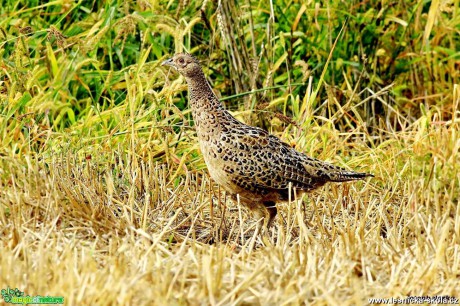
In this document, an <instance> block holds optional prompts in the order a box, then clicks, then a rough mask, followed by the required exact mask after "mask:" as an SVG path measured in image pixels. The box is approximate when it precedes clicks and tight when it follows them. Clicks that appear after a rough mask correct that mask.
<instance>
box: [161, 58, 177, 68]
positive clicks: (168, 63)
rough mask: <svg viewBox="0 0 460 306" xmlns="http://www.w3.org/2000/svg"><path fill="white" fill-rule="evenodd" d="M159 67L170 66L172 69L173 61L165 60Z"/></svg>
mask: <svg viewBox="0 0 460 306" xmlns="http://www.w3.org/2000/svg"><path fill="white" fill-rule="evenodd" d="M161 66H171V67H174V62H173V59H172V58H170V59H167V60H165V61H164V62H163V63H161Z"/></svg>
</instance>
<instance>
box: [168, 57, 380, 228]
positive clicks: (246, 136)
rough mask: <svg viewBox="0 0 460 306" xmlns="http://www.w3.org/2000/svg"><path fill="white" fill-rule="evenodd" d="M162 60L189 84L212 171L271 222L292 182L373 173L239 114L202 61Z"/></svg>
mask: <svg viewBox="0 0 460 306" xmlns="http://www.w3.org/2000/svg"><path fill="white" fill-rule="evenodd" d="M162 65H168V66H171V67H174V68H175V69H176V70H177V71H178V72H179V73H181V74H182V75H183V76H184V77H185V80H186V81H187V84H188V89H189V102H190V106H191V108H192V115H193V119H194V121H195V127H196V131H197V134H198V139H199V143H200V149H201V152H202V153H203V156H204V160H205V162H206V165H207V167H208V170H209V174H210V175H211V177H212V178H213V179H214V180H215V181H216V182H217V183H218V184H220V185H221V186H223V187H224V188H225V190H227V191H228V192H230V193H231V194H233V195H236V194H239V196H240V201H241V203H243V204H244V205H246V206H247V207H248V208H250V209H251V210H252V211H253V212H254V213H255V215H256V217H257V218H258V219H261V218H264V226H265V227H267V226H269V225H270V224H271V222H272V221H273V218H274V217H275V216H276V213H277V209H276V203H277V202H279V201H285V200H288V192H289V185H290V184H291V186H292V187H293V188H295V189H296V190H297V191H301V192H306V191H310V190H313V189H315V188H318V187H320V186H322V185H324V184H325V183H327V182H345V181H352V180H359V179H363V178H365V177H367V176H372V175H371V174H367V173H358V172H353V171H347V170H345V169H343V168H340V167H337V166H334V165H332V164H329V163H325V162H323V161H320V160H317V159H314V158H311V157H308V156H307V155H305V154H303V153H300V152H298V151H296V150H294V149H293V148H291V147H290V146H289V145H287V144H286V143H284V142H282V141H281V140H280V139H279V138H277V137H276V136H273V135H270V134H268V133H267V132H266V131H264V130H262V129H259V128H257V127H252V126H248V125H246V124H243V123H241V122H239V121H238V120H236V119H235V118H234V117H233V116H232V115H231V114H230V113H229V112H228V111H226V110H225V109H224V108H223V106H222V104H221V103H220V102H219V99H218V98H217V96H216V95H215V94H214V93H213V91H212V89H211V86H210V85H209V83H208V81H207V80H206V78H205V76H204V73H203V71H202V69H201V66H200V63H199V62H198V60H197V59H195V58H194V57H193V56H191V55H190V54H186V53H179V54H176V55H174V57H172V58H171V59H169V60H166V61H164V62H163V63H162Z"/></svg>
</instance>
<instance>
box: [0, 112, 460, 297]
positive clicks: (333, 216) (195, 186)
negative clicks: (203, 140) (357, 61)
mask: <svg viewBox="0 0 460 306" xmlns="http://www.w3.org/2000/svg"><path fill="white" fill-rule="evenodd" d="M435 119H436V114H431V116H426V117H424V118H421V119H420V120H419V121H417V122H415V123H414V124H412V125H411V126H409V127H408V128H407V129H406V130H404V131H400V132H394V133H391V134H390V133H386V134H385V135H386V137H385V139H384V138H382V139H380V141H379V143H380V144H379V145H378V146H376V147H375V148H374V149H368V148H365V144H364V142H365V140H366V139H365V138H363V137H357V136H359V135H360V134H362V133H359V131H353V132H349V133H339V132H338V131H328V132H327V133H328V135H327V139H326V138H324V137H323V139H325V140H324V143H322V144H321V145H319V144H316V146H317V147H324V152H330V151H334V150H339V151H342V152H343V151H351V152H352V153H353V154H354V155H356V157H352V158H350V160H349V161H348V162H347V164H349V165H350V166H351V167H352V168H356V167H358V166H357V165H358V164H366V165H368V169H369V171H371V172H373V173H374V174H375V175H376V178H375V179H371V180H369V181H368V182H358V183H354V184H344V185H341V186H340V185H339V186H338V185H329V186H326V187H325V188H323V189H321V190H320V191H318V192H317V193H315V194H312V195H309V196H308V197H307V198H305V199H303V202H302V201H298V200H297V201H292V203H286V204H284V205H280V210H281V216H280V217H278V221H277V225H276V226H275V227H274V228H273V229H272V232H271V237H270V238H269V239H265V240H263V239H261V237H260V236H259V235H256V234H254V226H255V224H254V221H253V220H252V219H251V218H250V216H248V215H247V212H246V211H245V210H241V209H240V208H239V206H236V205H235V203H232V202H231V201H226V199H225V197H224V195H221V194H219V191H218V189H217V188H216V186H214V184H213V183H212V182H209V180H208V178H207V176H206V174H205V173H203V172H187V174H186V175H185V176H181V177H180V178H179V177H176V176H174V173H173V171H172V170H173V169H171V168H168V166H167V165H166V164H159V163H155V162H152V161H151V159H144V158H141V157H139V154H138V152H136V149H134V151H130V150H127V151H124V152H122V151H120V150H108V151H101V152H100V154H99V153H98V154H97V155H96V154H94V155H93V156H92V157H91V158H89V157H87V158H86V159H85V158H78V157H77V156H76V155H75V154H71V153H69V154H68V155H65V156H63V155H57V156H53V157H51V158H50V162H49V163H44V162H34V159H33V157H30V156H29V157H27V156H26V157H24V158H25V160H27V161H28V165H27V166H25V165H22V164H21V163H19V162H18V161H17V160H15V159H8V158H2V159H1V162H2V167H1V169H2V170H1V173H0V174H1V176H2V177H3V178H4V179H3V180H2V184H3V185H2V186H1V189H0V190H1V196H0V204H1V205H0V220H1V223H2V233H1V237H2V238H1V241H2V244H1V246H0V252H1V254H2V256H1V257H0V268H1V271H2V273H1V274H0V275H1V281H0V283H1V284H8V285H9V286H13V287H18V288H21V290H23V291H26V292H27V293H28V294H42V295H45V294H47V295H62V296H64V297H65V300H66V304H70V305H73V304H92V305H94V304H98V305H108V304H138V305H150V304H152V303H153V304H158V305H164V304H247V303H251V304H252V303H255V304H263V305H266V304H301V303H303V302H304V301H308V302H309V303H312V304H319V305H323V304H348V305H357V304H366V303H367V298H369V297H404V296H408V295H451V296H455V295H457V296H458V287H459V284H460V282H459V277H460V250H459V244H460V208H459V205H458V192H459V190H460V188H459V185H460V172H459V155H458V148H459V146H460V142H459V139H458V132H459V129H458V127H459V126H458V124H459V123H458V118H457V119H455V120H456V122H453V121H451V122H438V121H436V120H435ZM314 122H316V121H314ZM311 129H312V131H317V133H320V134H321V133H324V131H322V130H324V128H323V127H321V126H319V125H315V126H313V127H312V128H311ZM313 134H315V133H313ZM143 138H145V137H140V136H139V137H138V136H137V135H134V136H133V137H132V139H133V141H134V143H133V148H139V147H140V146H139V143H138V142H142V141H141V140H140V139H143ZM349 138H351V139H353V141H351V142H348V141H347V142H342V143H341V142H340V139H349ZM360 139H361V140H360ZM374 141H375V140H374ZM351 144H352V145H353V147H349V146H350V145H351ZM323 155H324V154H323ZM326 155H327V156H331V155H333V154H330V153H327V154H326ZM358 156H359V157H358ZM428 156H429V157H428ZM336 163H338V164H340V163H341V162H340V161H336Z"/></svg>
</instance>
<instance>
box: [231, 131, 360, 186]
mask: <svg viewBox="0 0 460 306" xmlns="http://www.w3.org/2000/svg"><path fill="white" fill-rule="evenodd" d="M232 138H233V139H232V141H231V142H232V144H233V146H234V147H235V149H236V150H235V155H234V156H233V163H232V164H233V165H236V167H234V171H236V172H237V174H238V176H240V177H243V178H247V180H245V181H246V182H248V181H251V182H253V187H255V188H266V189H275V190H277V189H286V188H289V184H291V186H292V187H295V188H298V189H301V190H312V189H315V188H317V187H319V186H322V185H324V184H325V183H326V182H328V181H349V180H356V179H361V178H364V177H366V176H367V174H365V173H357V172H352V171H347V170H345V169H343V168H340V167H337V166H334V165H332V164H329V163H326V162H323V161H320V160H317V159H314V158H311V157H309V156H307V155H305V154H303V153H300V152H298V151H296V150H295V149H294V148H292V147H290V146H289V145H288V144H286V143H284V142H282V141H281V140H280V139H279V138H278V137H276V136H273V135H270V134H268V133H267V132H266V131H264V130H262V129H259V128H255V127H249V126H245V127H244V129H242V130H241V131H239V132H237V133H235V134H234V137H232ZM236 152H237V153H236Z"/></svg>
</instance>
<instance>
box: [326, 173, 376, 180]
mask: <svg viewBox="0 0 460 306" xmlns="http://www.w3.org/2000/svg"><path fill="white" fill-rule="evenodd" d="M366 177H374V175H373V174H370V173H365V172H353V171H341V172H335V173H330V174H329V179H330V180H331V182H347V181H356V180H363V179H365V178H366Z"/></svg>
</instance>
